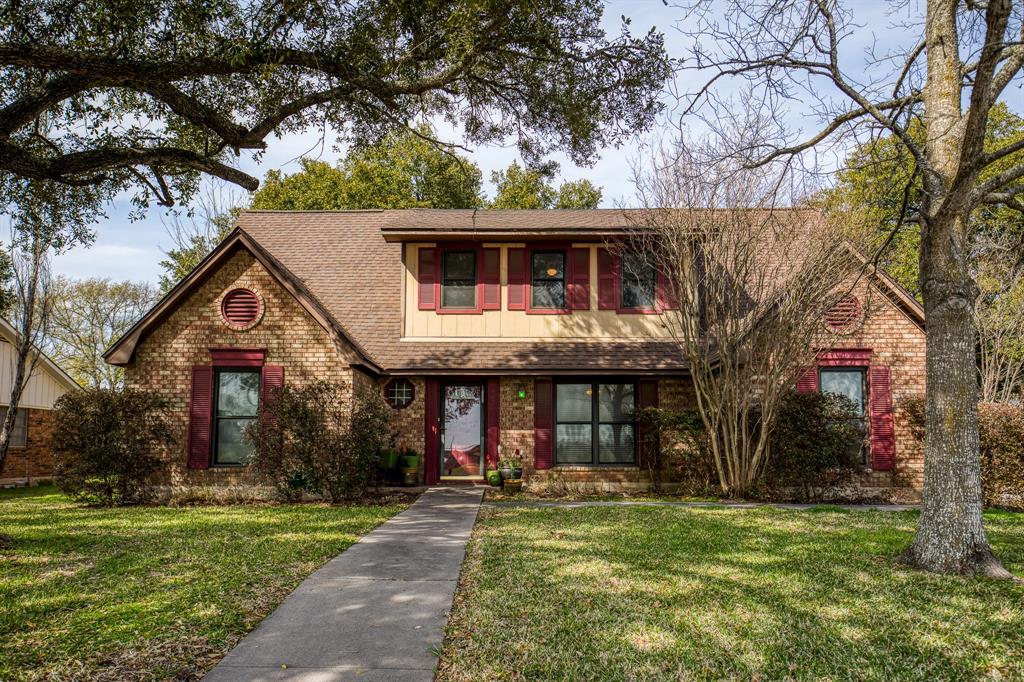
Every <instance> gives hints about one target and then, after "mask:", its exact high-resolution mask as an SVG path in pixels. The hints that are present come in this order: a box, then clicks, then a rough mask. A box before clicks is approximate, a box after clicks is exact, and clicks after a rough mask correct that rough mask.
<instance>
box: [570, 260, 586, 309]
mask: <svg viewBox="0 0 1024 682" xmlns="http://www.w3.org/2000/svg"><path fill="white" fill-rule="evenodd" d="M569 254H570V256H569V258H570V259H571V260H570V262H571V263H572V282H571V283H570V284H569V308H570V309H572V310H590V249H589V248H582V249H571V250H570V251H569Z"/></svg>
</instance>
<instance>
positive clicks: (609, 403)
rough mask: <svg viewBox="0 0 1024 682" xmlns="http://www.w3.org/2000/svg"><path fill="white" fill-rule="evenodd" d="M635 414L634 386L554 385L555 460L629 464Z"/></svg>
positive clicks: (632, 454)
mask: <svg viewBox="0 0 1024 682" xmlns="http://www.w3.org/2000/svg"><path fill="white" fill-rule="evenodd" d="M595 398H596V399H595ZM635 414H636V386H635V384H632V383H606V384H605V383H602V384H589V383H588V384H584V383H565V384H556V385H555V461H556V462H557V463H558V464H619V465H622V464H633V463H634V462H636V417H635Z"/></svg>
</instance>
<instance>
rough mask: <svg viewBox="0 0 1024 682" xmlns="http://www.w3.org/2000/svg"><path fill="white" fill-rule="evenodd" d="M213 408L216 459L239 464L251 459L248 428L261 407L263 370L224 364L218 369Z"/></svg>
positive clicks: (224, 463) (216, 462) (230, 463)
mask: <svg viewBox="0 0 1024 682" xmlns="http://www.w3.org/2000/svg"><path fill="white" fill-rule="evenodd" d="M214 386H215V389H216V392H217V394H216V396H215V403H214V404H215V406H216V409H215V410H214V447H213V463H214V464H219V465H224V466H238V465H242V464H245V463H247V462H248V461H249V456H250V455H251V454H252V446H251V445H250V443H249V441H248V439H247V438H246V437H245V430H246V428H248V426H249V425H250V424H252V423H253V422H255V421H256V417H257V415H258V414H259V407H260V370H259V369H249V368H224V369H220V370H218V371H217V380H216V382H215V384H214Z"/></svg>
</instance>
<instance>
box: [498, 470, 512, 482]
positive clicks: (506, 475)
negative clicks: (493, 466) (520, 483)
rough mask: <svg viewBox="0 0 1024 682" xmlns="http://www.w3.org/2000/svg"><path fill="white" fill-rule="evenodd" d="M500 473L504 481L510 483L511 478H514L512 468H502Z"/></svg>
mask: <svg viewBox="0 0 1024 682" xmlns="http://www.w3.org/2000/svg"><path fill="white" fill-rule="evenodd" d="M499 471H500V473H501V478H502V480H504V481H508V480H510V479H511V478H513V476H512V467H502V468H501V469H500V470H499Z"/></svg>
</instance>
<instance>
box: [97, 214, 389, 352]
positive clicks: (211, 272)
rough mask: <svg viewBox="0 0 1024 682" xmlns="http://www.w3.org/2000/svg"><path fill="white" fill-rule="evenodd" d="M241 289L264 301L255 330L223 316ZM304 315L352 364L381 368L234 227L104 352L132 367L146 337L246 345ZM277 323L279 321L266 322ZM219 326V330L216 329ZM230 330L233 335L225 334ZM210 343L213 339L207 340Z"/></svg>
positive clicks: (266, 255)
mask: <svg viewBox="0 0 1024 682" xmlns="http://www.w3.org/2000/svg"><path fill="white" fill-rule="evenodd" d="M237 288H248V289H251V290H253V291H255V292H256V293H257V294H258V296H259V297H260V299H261V310H262V311H263V312H262V316H263V317H262V318H261V319H260V321H259V323H258V324H256V325H255V326H254V327H253V328H252V329H241V330H240V329H230V328H229V327H228V326H227V325H226V324H225V323H224V320H223V318H222V316H221V308H220V305H221V302H222V299H223V297H224V295H225V294H227V293H228V292H229V291H232V290H234V289H237ZM296 315H301V318H302V319H303V320H304V322H307V323H310V324H313V325H316V326H317V327H318V328H319V329H320V330H321V332H322V333H323V334H324V335H325V338H327V339H329V340H330V342H331V343H332V344H333V345H334V347H336V348H337V349H338V352H339V353H340V354H341V355H342V357H344V359H345V360H346V361H347V362H349V364H352V365H357V366H359V365H368V368H369V369H370V370H371V371H372V370H375V369H376V366H375V365H374V364H373V363H372V361H369V360H368V358H366V356H365V354H364V353H363V352H362V349H360V348H359V347H358V345H357V344H355V343H353V342H352V341H351V340H350V339H349V338H348V336H347V334H346V333H345V331H344V330H343V329H342V328H341V326H340V325H339V324H338V323H337V322H336V321H335V320H334V319H333V318H332V317H331V316H330V315H329V314H328V313H327V312H326V311H325V310H324V309H323V306H322V305H321V304H320V303H319V302H318V301H317V300H316V299H315V298H314V297H313V296H312V295H311V294H309V293H308V292H307V291H306V290H305V289H304V288H303V286H302V284H301V282H300V281H298V280H297V279H296V278H295V277H294V276H292V275H290V273H287V272H286V271H284V270H283V268H282V267H281V266H280V264H279V263H278V262H276V261H275V260H274V259H273V258H272V257H270V256H269V254H267V253H265V252H264V251H263V250H262V249H260V248H259V247H258V245H256V244H255V243H253V242H252V241H251V240H249V239H247V238H246V237H245V235H244V234H243V233H241V232H240V231H239V230H235V232H233V233H232V234H231V235H229V236H228V238H226V239H225V240H224V241H223V242H221V244H220V245H219V246H218V247H217V248H216V249H215V250H214V251H213V252H212V253H211V254H210V255H208V256H207V257H206V258H205V259H204V260H203V261H202V262H201V263H200V264H199V265H198V266H197V267H196V268H195V270H193V271H192V272H191V273H190V274H189V275H188V276H187V277H186V278H185V279H184V280H182V281H181V282H179V283H178V285H177V286H175V287H174V288H173V289H172V290H171V291H170V292H168V294H167V295H166V296H164V298H163V299H161V300H160V301H159V302H158V303H157V304H156V305H155V306H154V307H153V308H152V309H151V310H150V311H149V312H148V313H147V314H146V315H145V316H143V318H142V319H141V320H139V322H137V323H136V324H135V325H134V326H133V327H132V328H131V329H129V330H128V332H126V333H125V335H124V336H122V337H121V338H120V339H118V341H117V342H115V343H114V344H113V345H112V346H111V347H110V349H109V350H108V351H107V352H106V353H105V354H104V359H106V361H107V362H109V363H110V364H114V365H122V366H124V365H128V364H130V363H132V362H133V361H134V360H135V356H136V353H137V352H138V349H139V348H140V347H141V346H142V345H144V344H145V343H146V341H147V339H148V338H149V337H150V336H152V335H154V334H160V335H161V337H164V338H166V336H167V335H168V334H170V335H171V336H180V337H182V338H189V337H196V338H194V339H193V341H194V342H195V343H199V342H200V340H199V337H203V338H206V339H207V340H208V339H209V338H213V337H216V338H217V339H219V341H218V343H222V344H224V345H246V344H250V345H251V344H252V343H254V341H253V339H256V338H263V337H264V336H265V333H266V331H268V330H269V329H270V328H271V327H274V326H277V327H278V328H279V329H280V330H282V331H285V332H287V330H288V325H284V326H281V325H277V324H276V322H280V321H281V320H280V319H278V318H281V317H287V318H289V319H290V321H291V322H293V323H294V322H295V320H296ZM268 322H274V323H275V324H266V323H268ZM214 330H215V331H214ZM224 330H227V331H228V332H230V333H229V334H226V335H225V334H224V333H223V331H224ZM250 332H251V333H250ZM207 342H208V341H207Z"/></svg>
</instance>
